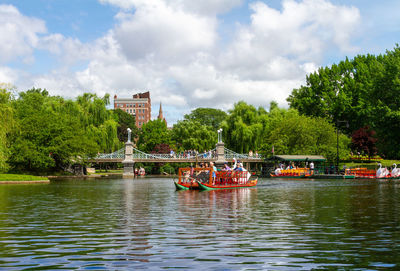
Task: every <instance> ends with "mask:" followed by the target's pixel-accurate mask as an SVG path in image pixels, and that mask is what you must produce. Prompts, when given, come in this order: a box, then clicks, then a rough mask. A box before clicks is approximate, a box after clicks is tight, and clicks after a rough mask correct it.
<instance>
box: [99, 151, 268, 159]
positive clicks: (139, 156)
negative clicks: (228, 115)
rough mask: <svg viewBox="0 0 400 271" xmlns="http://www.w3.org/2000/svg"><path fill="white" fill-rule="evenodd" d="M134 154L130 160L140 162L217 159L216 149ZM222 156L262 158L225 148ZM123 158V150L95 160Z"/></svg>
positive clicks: (137, 152) (226, 157)
mask: <svg viewBox="0 0 400 271" xmlns="http://www.w3.org/2000/svg"><path fill="white" fill-rule="evenodd" d="M133 150H134V152H133V154H132V158H133V159H141V160H145V159H149V160H154V159H155V160H170V159H177V160H178V159H179V160H181V159H182V160H184V159H188V160H189V159H198V160H202V159H214V158H216V157H217V154H216V149H214V150H211V151H208V152H203V153H198V154H194V153H190V154H184V155H181V154H172V155H171V154H163V153H162V154H160V153H145V152H142V151H141V150H138V149H136V148H133ZM224 155H225V159H228V160H231V159H233V158H236V159H238V160H239V159H260V158H262V157H261V155H258V156H255V155H254V156H249V155H247V154H240V153H236V152H234V151H231V150H229V149H227V148H225V150H224ZM124 158H125V149H124V148H123V149H120V150H118V151H115V152H113V153H99V154H98V155H97V156H96V157H95V159H124Z"/></svg>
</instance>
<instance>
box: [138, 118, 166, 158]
mask: <svg viewBox="0 0 400 271" xmlns="http://www.w3.org/2000/svg"><path fill="white" fill-rule="evenodd" d="M161 143H165V144H168V145H169V144H170V143H171V135H170V132H169V130H168V128H167V125H166V124H165V122H164V121H162V120H159V119H157V120H151V121H149V122H147V123H146V124H144V125H143V126H142V130H141V131H140V132H139V140H138V142H137V146H138V148H139V149H140V150H141V151H143V152H151V151H152V150H153V149H154V148H155V146H156V145H158V144H161Z"/></svg>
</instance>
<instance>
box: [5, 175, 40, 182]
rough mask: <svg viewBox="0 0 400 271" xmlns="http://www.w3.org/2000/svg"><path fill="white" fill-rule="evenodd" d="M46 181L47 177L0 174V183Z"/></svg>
mask: <svg viewBox="0 0 400 271" xmlns="http://www.w3.org/2000/svg"><path fill="white" fill-rule="evenodd" d="M43 180H48V178H47V177H42V176H33V175H21V174H0V182H5V181H21V182H25V181H43Z"/></svg>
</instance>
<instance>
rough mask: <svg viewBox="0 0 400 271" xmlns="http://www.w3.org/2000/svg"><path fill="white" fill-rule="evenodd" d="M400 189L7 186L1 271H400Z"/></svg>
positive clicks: (280, 184)
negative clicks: (394, 270) (392, 270)
mask: <svg viewBox="0 0 400 271" xmlns="http://www.w3.org/2000/svg"><path fill="white" fill-rule="evenodd" d="M399 186H400V182H378V183H377V182H371V181H328V180H321V181H299V180H279V179H278V180H269V179H268V180H267V179H266V180H261V181H260V182H259V185H258V187H257V188H245V189H236V190H235V189H234V190H214V191H205V192H199V191H175V188H174V186H173V183H172V180H170V179H161V178H160V179H157V178H144V179H135V180H133V179H132V180H115V179H108V180H63V181H54V182H51V183H50V184H48V185H38V186H37V185H24V186H17V185H5V186H0V243H1V245H0V269H10V270H22V269H33V268H37V269H59V268H64V269H68V270H73V269H118V270H132V269H139V268H140V269H151V270H157V269H166V268H172V269H179V268H182V269H185V270H186V269H195V270H198V269H200V270H203V269H224V270H242V269H257V270H271V269H272V270H310V269H313V268H314V269H359V270H363V269H368V270H377V269H383V268H397V267H398V263H399V262H400V259H399V256H397V255H400V253H399V252H400V251H399V250H400V246H399V245H398V244H399V236H400V226H399V225H400V224H399V222H400V221H399V204H400V200H399Z"/></svg>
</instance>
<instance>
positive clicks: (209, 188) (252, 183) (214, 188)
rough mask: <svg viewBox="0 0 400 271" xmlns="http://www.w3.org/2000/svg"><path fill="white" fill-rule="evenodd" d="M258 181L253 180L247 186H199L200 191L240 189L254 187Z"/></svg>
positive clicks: (201, 184)
mask: <svg viewBox="0 0 400 271" xmlns="http://www.w3.org/2000/svg"><path fill="white" fill-rule="evenodd" d="M257 181H258V180H251V181H249V182H248V183H247V184H237V185H231V184H230V185H213V184H208V183H201V182H197V183H198V184H199V189H200V190H216V189H238V188H247V187H254V186H256V185H257Z"/></svg>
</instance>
